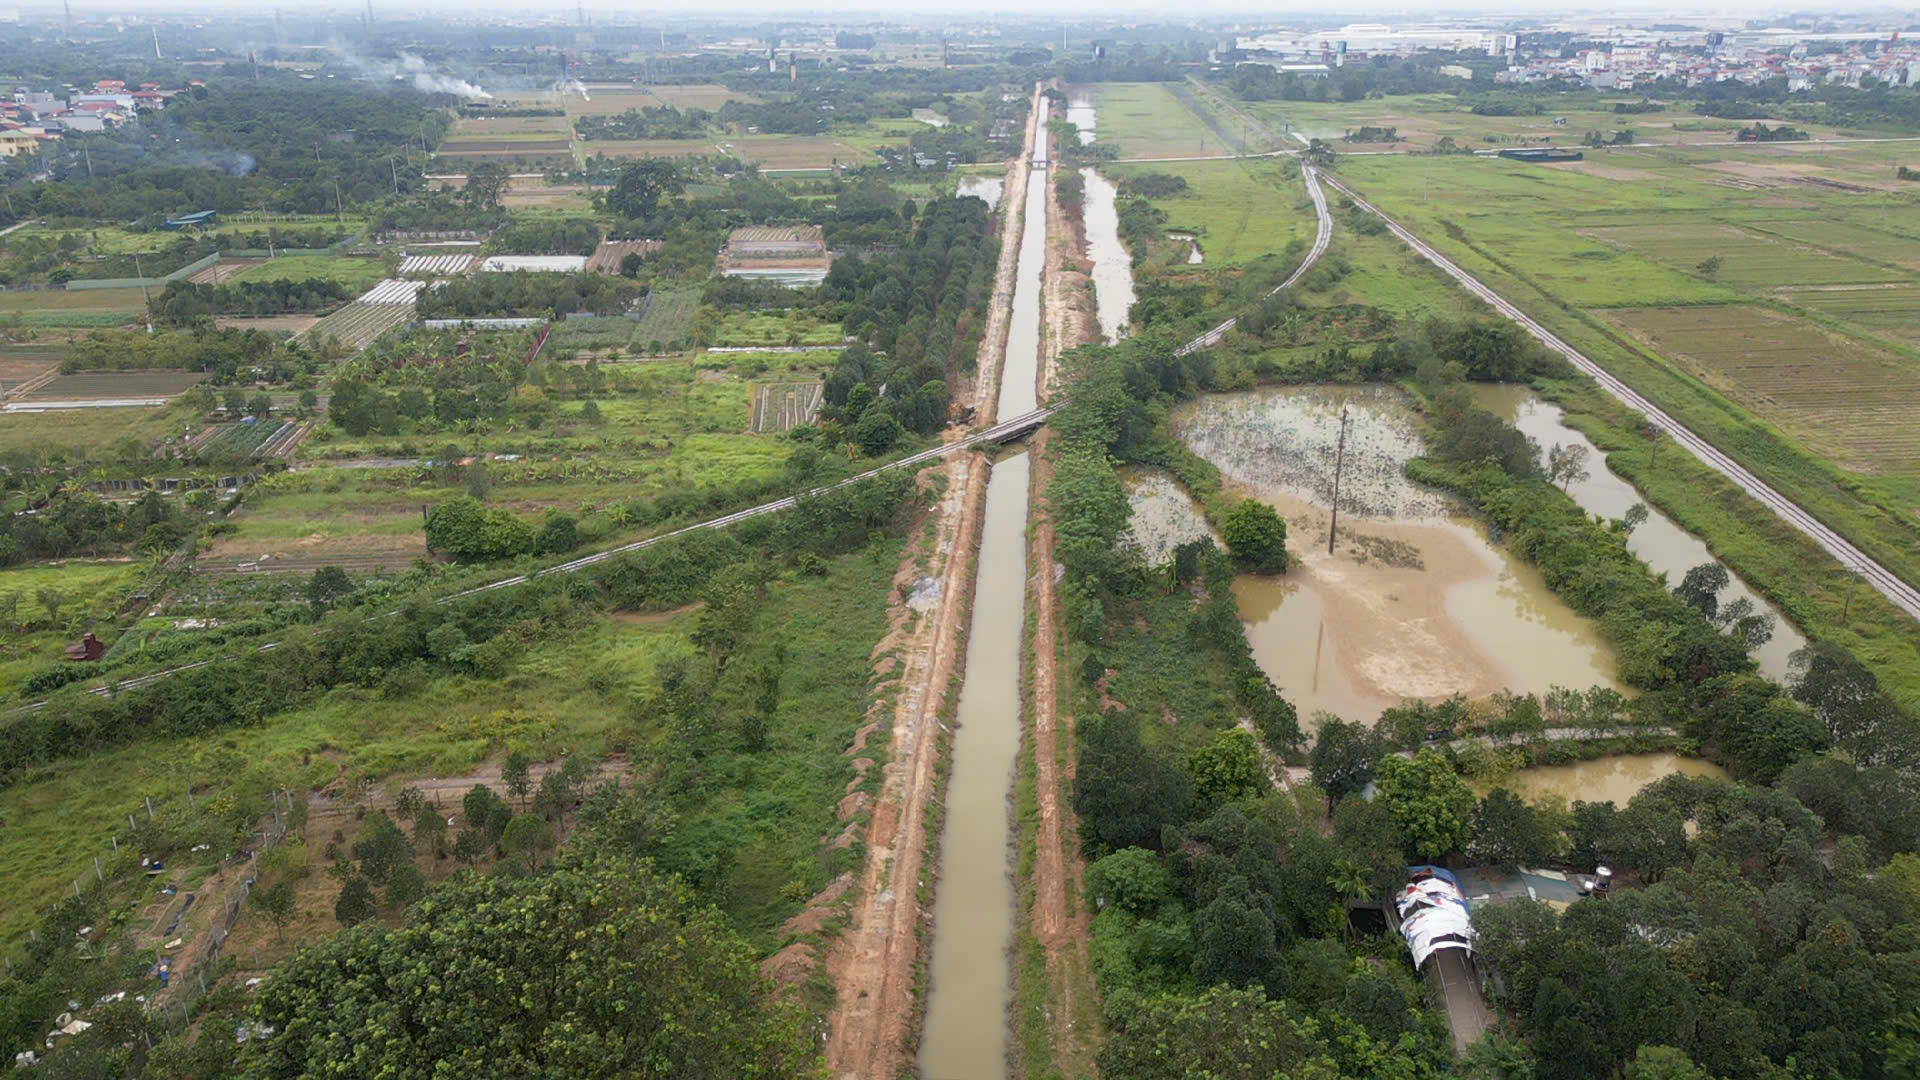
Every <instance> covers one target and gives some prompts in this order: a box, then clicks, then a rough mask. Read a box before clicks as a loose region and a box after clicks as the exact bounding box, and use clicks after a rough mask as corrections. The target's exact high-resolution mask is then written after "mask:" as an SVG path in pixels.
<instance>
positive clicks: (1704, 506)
mask: <svg viewBox="0 0 1920 1080" xmlns="http://www.w3.org/2000/svg"><path fill="white" fill-rule="evenodd" d="M1538 388H1539V390H1540V391H1541V393H1542V394H1543V395H1544V396H1546V397H1548V398H1550V399H1551V400H1553V401H1554V402H1555V403H1556V404H1558V405H1560V406H1561V407H1562V408H1564V409H1565V410H1566V417H1567V423H1568V424H1569V425H1570V426H1572V427H1575V428H1578V429H1579V430H1580V431H1581V432H1582V433H1584V434H1585V435H1586V436H1587V437H1588V438H1590V439H1592V440H1593V441H1594V444H1595V445H1596V446H1598V447H1600V449H1601V450H1603V451H1605V452H1606V461H1605V465H1606V467H1607V468H1609V469H1612V470H1613V471H1614V472H1616V473H1618V474H1619V475H1621V476H1623V477H1625V478H1626V479H1627V480H1628V481H1629V482H1631V483H1632V484H1633V485H1634V487H1636V488H1638V489H1639V490H1640V491H1641V492H1642V493H1643V494H1645V496H1646V498H1647V501H1648V502H1650V503H1652V504H1653V505H1654V506H1656V507H1658V508H1659V509H1660V510H1661V511H1662V512H1663V513H1665V514H1666V515H1667V516H1669V517H1671V518H1673V519H1674V521H1675V522H1677V523H1678V524H1679V525H1680V526H1681V527H1682V528H1684V529H1686V530H1687V531H1688V532H1691V533H1693V534H1695V535H1696V536H1699V537H1701V538H1703V539H1704V540H1705V541H1706V542H1707V545H1708V546H1709V547H1710V548H1711V549H1712V551H1713V553H1714V555H1716V556H1717V557H1719V558H1721V559H1723V560H1725V562H1726V563H1727V565H1728V566H1729V567H1731V568H1732V569H1733V570H1734V571H1735V572H1736V573H1738V574H1739V575H1740V577H1741V579H1742V580H1744V581H1746V582H1747V583H1748V584H1750V585H1752V586H1753V588H1754V589H1755V590H1756V591H1758V592H1760V593H1761V594H1762V595H1764V596H1765V597H1766V598H1767V599H1768V600H1770V601H1772V602H1773V603H1774V604H1775V605H1777V606H1778V607H1779V608H1780V609H1781V610H1782V611H1784V612H1786V614H1787V615H1788V617H1789V618H1791V619H1792V620H1793V622H1794V624H1795V625H1796V626H1799V627H1801V628H1802V629H1804V630H1805V631H1806V632H1807V634H1808V636H1810V637H1813V638H1817V639H1819V640H1821V641H1827V642H1831V643H1833V644H1836V645H1839V646H1841V647H1843V648H1845V649H1847V650H1848V651H1849V652H1851V653H1852V654H1853V655H1855V656H1856V657H1858V658H1859V660H1860V662H1861V663H1863V664H1865V665H1866V666H1867V667H1868V669H1870V670H1871V671H1872V672H1873V674H1874V676H1875V678H1876V679H1877V680H1878V681H1879V683H1880V684H1881V685H1882V686H1884V687H1885V688H1886V690H1887V692H1888V693H1889V694H1891V695H1892V696H1893V697H1894V698H1895V699H1896V700H1898V701H1899V702H1900V703H1901V704H1902V705H1903V706H1904V707H1906V708H1908V709H1914V708H1920V652H1916V647H1915V644H1914V635H1913V619H1912V617H1911V616H1909V615H1907V614H1906V613H1905V612H1904V611H1901V610H1900V609H1899V608H1896V607H1895V606H1893V604H1892V603H1891V602H1890V601H1888V600H1887V599H1886V597H1884V596H1882V595H1880V593H1879V592H1878V591H1877V590H1875V589H1874V588H1872V587H1871V586H1869V585H1867V584H1866V583H1865V582H1864V581H1862V580H1861V579H1859V578H1858V577H1856V576H1854V575H1848V574H1835V573H1833V572H1832V566H1831V562H1830V558H1831V557H1830V556H1828V555H1827V554H1826V552H1825V550H1824V549H1822V548H1821V547H1820V546H1819V545H1817V544H1815V543H1814V542H1813V541H1812V540H1811V539H1809V538H1808V537H1807V536H1806V534H1805V533H1802V532H1801V531H1799V530H1798V529H1795V528H1793V527H1792V526H1791V525H1789V524H1787V523H1786V522H1785V521H1783V520H1781V518H1780V517H1779V515H1777V514H1775V513H1773V512H1772V511H1771V510H1768V509H1766V508H1765V507H1763V506H1761V505H1759V504H1758V503H1756V502H1754V501H1753V500H1752V499H1751V498H1750V497H1748V496H1747V495H1746V494H1745V493H1744V492H1742V491H1740V490H1739V489H1737V488H1736V487H1734V485H1733V484H1732V482H1731V481H1729V480H1727V478H1726V477H1725V476H1723V475H1722V474H1721V473H1719V472H1717V471H1715V470H1713V469H1711V468H1709V467H1708V466H1706V465H1705V464H1703V463H1701V462H1700V461H1699V460H1698V459H1697V458H1695V457H1693V456H1692V455H1691V454H1688V453H1687V452H1686V451H1684V450H1682V449H1680V448H1679V447H1677V446H1675V445H1673V444H1672V443H1671V442H1670V441H1668V440H1667V439H1665V438H1664V437H1663V436H1660V435H1658V434H1657V433H1652V432H1649V431H1648V430H1646V428H1645V426H1644V424H1643V423H1642V421H1641V419H1640V417H1639V414H1637V413H1633V412H1631V411H1629V410H1628V409H1627V408H1626V407H1625V406H1623V405H1620V404H1619V403H1618V402H1615V401H1614V400H1613V399H1612V398H1609V397H1607V396H1606V395H1605V394H1603V393H1602V392H1601V391H1600V390H1599V389H1598V388H1597V387H1594V386H1593V385H1592V384H1590V383H1587V382H1585V381H1584V380H1580V381H1573V380H1566V379H1544V380H1541V381H1540V382H1539V383H1538Z"/></svg>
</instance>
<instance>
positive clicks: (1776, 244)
mask: <svg viewBox="0 0 1920 1080" xmlns="http://www.w3.org/2000/svg"><path fill="white" fill-rule="evenodd" d="M1586 235H1587V236H1590V237H1593V238H1594V239H1596V240H1601V241H1604V242H1605V243H1609V244H1613V245H1615V246H1618V247H1622V248H1627V249H1629V250H1632V251H1637V252H1639V253H1641V254H1643V255H1646V256H1647V257H1648V258H1651V259H1653V260H1654V261H1656V262H1659V263H1663V264H1665V265H1667V266H1671V267H1673V268H1675V269H1678V270H1690V269H1695V268H1696V267H1698V266H1699V265H1700V264H1701V263H1702V262H1703V261H1704V260H1706V259H1711V258H1717V259H1720V260H1721V263H1720V267H1719V269H1718V271H1717V272H1715V273H1712V274H1710V275H1704V276H1709V277H1711V278H1713V279H1714V280H1716V281H1722V282H1725V283H1727V284H1729V285H1733V286H1735V287H1739V288H1747V289H1768V288H1774V287H1777V286H1781V285H1853V284H1862V283H1869V282H1888V281H1900V280H1903V279H1907V278H1909V277H1911V276H1912V275H1911V274H1910V273H1909V272H1907V271H1903V270H1898V269H1892V268H1888V267H1885V266H1876V265H1874V264H1872V263H1868V262H1863V261H1861V260H1859V259H1854V258H1850V257H1847V256H1844V255H1832V254H1828V253H1827V252H1824V251H1821V250H1819V249H1817V248H1813V247H1809V246H1807V245H1805V244H1799V243H1795V242H1793V241H1791V240H1787V239H1782V238H1776V237H1772V236H1767V235H1765V234H1763V233H1759V232H1755V231H1753V230H1751V229H1743V228H1741V227H1739V226H1737V225H1719V224H1704V223H1703V224H1697V225H1683V224H1666V225H1624V226H1612V227H1608V228H1600V229H1588V230H1586Z"/></svg>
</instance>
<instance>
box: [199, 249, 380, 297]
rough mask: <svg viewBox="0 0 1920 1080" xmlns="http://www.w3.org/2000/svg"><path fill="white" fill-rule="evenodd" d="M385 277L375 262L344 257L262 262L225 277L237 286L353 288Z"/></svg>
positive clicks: (302, 256) (296, 258)
mask: <svg viewBox="0 0 1920 1080" xmlns="http://www.w3.org/2000/svg"><path fill="white" fill-rule="evenodd" d="M385 276H386V268H385V267H384V266H382V265H381V263H380V260H378V259H361V258H353V257H351V256H346V255H287V256H283V257H281V258H278V259H265V260H262V261H261V262H260V263H259V264H257V265H254V266H249V267H247V268H246V269H244V270H242V271H240V272H239V273H237V274H234V275H233V276H232V277H230V278H228V279H227V280H228V281H229V282H232V283H234V284H239V283H243V282H248V281H281V280H286V281H337V282H340V283H341V284H343V285H346V286H347V287H349V288H352V289H364V288H366V287H367V286H369V285H372V284H373V283H374V282H376V281H379V280H380V279H381V278H383V277H385Z"/></svg>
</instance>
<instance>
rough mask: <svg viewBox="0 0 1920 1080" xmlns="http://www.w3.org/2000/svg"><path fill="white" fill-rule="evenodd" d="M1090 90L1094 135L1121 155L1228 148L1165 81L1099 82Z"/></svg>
mask: <svg viewBox="0 0 1920 1080" xmlns="http://www.w3.org/2000/svg"><path fill="white" fill-rule="evenodd" d="M1082 89H1086V90H1089V91H1091V92H1092V93H1093V99H1094V108H1095V110H1096V112H1095V126H1094V141H1095V142H1099V143H1109V144H1112V145H1114V146H1117V147H1118V148H1119V150H1120V156H1121V157H1122V158H1162V157H1201V156H1205V155H1209V154H1224V153H1227V152H1229V150H1230V149H1231V148H1230V147H1228V146H1227V145H1226V144H1225V143H1224V142H1223V141H1221V139H1220V137H1219V136H1218V135H1217V134H1215V133H1214V131H1213V129H1212V128H1211V127H1209V126H1208V124H1207V123H1206V121H1205V120H1204V119H1202V118H1201V117H1200V116H1199V115H1197V114H1196V113H1194V111H1193V110H1192V109H1190V108H1188V107H1187V105H1186V103H1184V102H1182V101H1181V100H1180V98H1179V97H1178V96H1176V95H1175V94H1174V92H1173V90H1172V89H1171V88H1170V87H1168V86H1167V84H1165V83H1100V84H1098V85H1096V86H1092V87H1085V88H1082Z"/></svg>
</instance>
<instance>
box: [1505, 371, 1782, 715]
mask: <svg viewBox="0 0 1920 1080" xmlns="http://www.w3.org/2000/svg"><path fill="white" fill-rule="evenodd" d="M1474 397H1475V399H1476V400H1477V401H1478V402H1479V403H1480V406H1481V407H1482V408H1485V409H1487V410H1489V411H1491V412H1493V413H1495V414H1497V415H1499V416H1502V417H1504V418H1506V420H1507V421H1508V422H1509V423H1512V424H1513V425H1514V426H1515V427H1517V428H1519V429H1520V430H1521V431H1522V432H1523V433H1525V434H1526V435H1527V436H1528V437H1529V438H1531V439H1533V441H1535V442H1537V443H1539V444H1540V449H1541V451H1542V452H1543V453H1544V452H1545V451H1546V450H1548V449H1549V448H1551V447H1553V446H1555V445H1573V446H1583V447H1586V450H1587V473H1588V476H1587V478H1586V479H1585V480H1580V481H1576V482H1574V483H1573V484H1570V485H1569V486H1568V488H1567V493H1568V494H1569V495H1571V496H1573V501H1574V502H1577V503H1579V504H1580V508H1581V509H1583V510H1585V511H1586V512H1587V513H1589V514H1599V515H1600V516H1602V517H1605V518H1609V519H1615V518H1619V517H1620V516H1621V515H1623V514H1625V513H1626V512H1627V508H1628V507H1630V506H1632V505H1633V504H1635V503H1639V502H1645V501H1646V500H1645V499H1643V498H1641V496H1640V492H1639V491H1637V490H1635V488H1634V486H1633V485H1632V484H1630V483H1628V482H1627V481H1626V480H1624V479H1622V478H1620V477H1619V476H1617V475H1615V474H1614V472H1613V470H1611V469H1609V468H1607V464H1606V461H1607V459H1606V455H1605V454H1603V453H1601V452H1600V449H1599V448H1598V447H1596V446H1594V445H1593V443H1592V442H1591V441H1589V440H1588V439H1587V437H1586V436H1585V435H1582V434H1581V433H1580V432H1578V431H1575V430H1574V429H1573V428H1570V427H1568V426H1567V425H1566V424H1565V423H1564V420H1563V418H1564V416H1565V414H1564V413H1562V412H1561V410H1560V408H1559V407H1558V406H1556V405H1553V404H1551V403H1549V402H1546V401H1542V400H1541V399H1540V398H1539V396H1538V395H1536V394H1534V392H1533V391H1532V390H1530V389H1527V388H1526V387H1523V386H1478V387H1475V388H1474ZM1647 511H1648V513H1647V520H1646V521H1645V522H1643V523H1641V525H1640V526H1639V527H1638V528H1636V529H1634V530H1633V532H1632V534H1631V535H1629V536H1628V537H1627V550H1629V551H1631V552H1633V553H1634V554H1635V555H1637V556H1639V557H1640V558H1641V560H1643V561H1644V562H1645V563H1646V564H1647V565H1648V566H1649V567H1652V568H1653V571H1654V572H1655V573H1659V574H1665V575H1666V576H1667V584H1668V585H1669V586H1672V585H1678V584H1679V583H1680V579H1681V578H1683V577H1685V576H1686V574H1687V571H1688V570H1690V569H1692V568H1693V567H1696V566H1699V565H1700V564H1701V563H1707V562H1716V561H1718V560H1716V559H1715V558H1714V557H1713V552H1711V551H1709V550H1708V549H1707V545H1706V544H1705V543H1704V542H1703V541H1702V540H1701V539H1700V538H1699V537H1697V536H1695V535H1693V534H1692V533H1690V532H1687V531H1686V530H1685V529H1683V528H1681V527H1680V526H1679V525H1678V524H1677V523H1676V522H1674V520H1673V519H1672V518H1669V517H1667V516H1666V515H1665V514H1662V513H1661V512H1660V511H1659V510H1656V509H1654V508H1653V506H1651V505H1649V506H1648V507H1647ZM1741 598H1745V599H1748V600H1751V601H1753V606H1754V610H1755V611H1756V612H1758V613H1760V614H1765V615H1771V616H1773V638H1772V640H1770V641H1768V642H1767V643H1766V644H1764V645H1762V646H1760V648H1758V649H1756V650H1754V654H1753V658H1754V660H1755V661H1757V662H1758V663H1759V665H1760V671H1761V672H1762V673H1763V674H1765V675H1767V676H1768V677H1770V678H1773V679H1776V680H1784V679H1785V678H1786V677H1787V669H1788V666H1789V663H1790V660H1791V657H1792V656H1793V653H1794V651H1795V650H1797V649H1801V648H1804V647H1806V644H1807V639H1806V637H1805V636H1803V635H1802V634H1801V633H1800V631H1799V629H1798V628H1796V627H1795V626H1794V625H1793V624H1792V623H1790V622H1788V621H1787V619H1786V616H1784V615H1782V614H1781V612H1780V609H1779V608H1776V607H1774V606H1773V605H1772V604H1771V603H1768V602H1767V599H1766V598H1765V597H1763V596H1761V595H1760V594H1759V593H1757V592H1755V591H1754V590H1753V589H1752V587H1750V586H1749V585H1748V584H1747V583H1746V582H1744V581H1742V580H1740V579H1739V578H1738V577H1734V578H1733V579H1732V580H1731V581H1730V582H1728V584H1727V587H1726V588H1725V589H1722V590H1721V591H1720V602H1721V603H1722V604H1725V603H1729V602H1731V601H1733V600H1736V599H1741Z"/></svg>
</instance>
